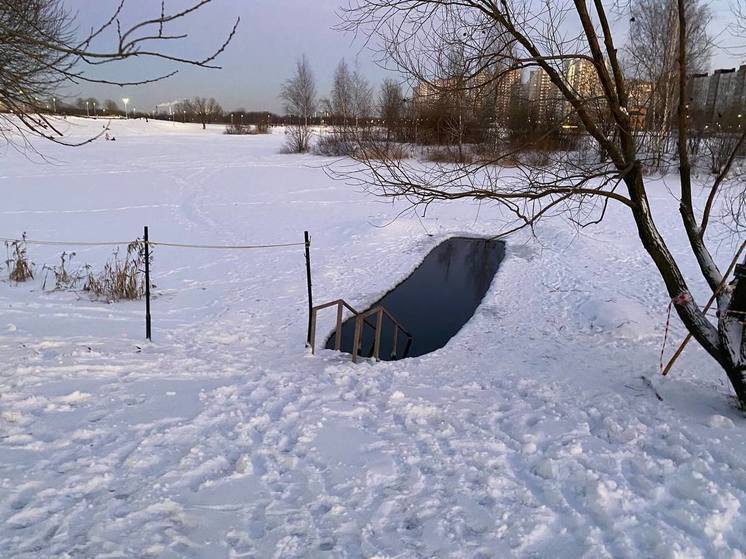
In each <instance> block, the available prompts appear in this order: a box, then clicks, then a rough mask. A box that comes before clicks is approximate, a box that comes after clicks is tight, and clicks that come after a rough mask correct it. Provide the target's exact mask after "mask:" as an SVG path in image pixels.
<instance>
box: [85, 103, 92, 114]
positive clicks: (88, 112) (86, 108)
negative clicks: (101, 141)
mask: <svg viewBox="0 0 746 559" xmlns="http://www.w3.org/2000/svg"><path fill="white" fill-rule="evenodd" d="M85 116H91V111H90V110H88V101H86V102H85Z"/></svg>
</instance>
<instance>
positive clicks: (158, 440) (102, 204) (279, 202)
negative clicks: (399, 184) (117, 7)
mask: <svg viewBox="0 0 746 559" xmlns="http://www.w3.org/2000/svg"><path fill="white" fill-rule="evenodd" d="M68 124H69V126H71V127H72V132H73V134H74V135H77V136H79V137H83V136H85V135H86V134H91V133H92V132H96V131H98V130H100V129H101V126H102V124H103V122H102V121H84V120H71V121H69V123H68ZM112 128H113V132H114V135H115V136H116V138H117V141H116V142H105V141H98V142H95V143H93V144H91V145H88V146H85V147H83V148H78V149H70V148H62V147H58V146H50V145H43V150H44V153H45V155H46V156H47V158H48V161H46V162H44V161H39V160H38V158H31V159H28V158H26V157H24V156H23V155H21V154H19V153H17V152H15V151H12V150H8V152H7V153H4V154H2V156H1V157H2V158H1V159H0V161H2V165H1V166H0V200H1V201H2V202H0V236H11V237H15V236H18V235H20V234H21V233H22V232H24V231H26V232H27V233H28V236H29V238H33V239H52V240H80V241H98V240H105V241H108V240H113V241H125V240H130V239H133V238H135V237H137V236H139V235H141V232H142V226H143V225H149V226H150V227H151V237H152V238H153V239H154V240H161V241H175V242H187V243H190V242H191V243H211V244H243V243H274V242H297V241H301V240H302V233H303V230H304V229H308V230H309V231H310V232H311V234H312V238H313V241H312V244H313V249H312V261H313V270H314V282H315V287H314V289H315V293H314V295H315V299H316V301H317V302H323V301H326V300H331V299H334V298H338V297H344V298H345V299H347V300H348V301H349V302H350V303H352V304H353V305H355V306H357V307H365V306H366V304H368V303H370V302H372V301H374V300H375V299H377V298H378V297H379V296H380V295H381V294H382V293H384V292H385V291H387V290H388V289H390V288H391V287H392V286H393V285H395V284H396V282H397V281H399V280H401V279H402V278H404V277H405V276H406V275H407V274H408V273H409V272H410V271H411V270H412V269H413V268H414V267H415V266H416V265H417V264H418V263H419V261H420V260H421V259H422V258H423V257H424V256H425V254H427V252H428V251H429V250H430V249H431V248H432V247H434V246H435V245H436V244H437V243H439V242H440V241H441V240H443V239H444V238H446V237H448V236H450V235H455V234H465V233H466V234H490V233H492V232H494V231H495V230H496V229H497V227H498V225H497V223H496V221H495V216H496V213H495V211H494V210H493V209H491V208H489V207H485V206H483V207H482V208H481V209H478V208H477V206H476V205H474V204H471V203H461V204H449V205H447V206H441V207H437V208H431V210H430V211H429V212H428V214H427V217H424V218H417V217H416V216H413V215H407V216H404V217H401V218H399V219H398V220H396V221H393V223H390V222H391V219H392V218H393V217H394V216H395V215H396V213H397V212H398V210H399V209H400V208H399V207H398V206H396V205H391V204H386V203H381V201H380V200H377V199H374V198H372V197H370V196H369V195H366V194H364V193H361V192H358V191H356V190H354V189H353V188H351V187H349V186H347V185H345V184H343V183H340V182H335V181H332V180H331V179H329V178H328V177H327V176H326V175H325V173H324V172H323V170H322V169H321V168H320V166H321V165H322V164H323V163H324V162H325V160H324V159H322V158H318V157H313V156H297V155H281V154H279V153H278V152H279V148H280V145H281V143H282V140H283V137H282V134H281V133H275V134H274V135H272V136H254V137H251V136H243V137H240V136H224V135H221V134H220V132H221V129H220V128H218V127H216V128H213V129H211V130H208V131H206V132H203V131H202V130H201V129H200V127H199V126H198V125H174V124H170V123H161V122H150V123H147V124H146V123H144V122H134V121H128V122H124V121H116V122H114V123H113V124H112ZM654 190H655V191H654V192H653V193H652V194H651V197H652V198H653V203H654V204H655V211H656V213H657V214H658V215H659V217H660V219H661V221H662V222H663V223H664V229H665V230H670V227H669V226H670V225H671V224H674V223H675V222H676V221H677V220H678V215H677V208H676V204H675V203H674V204H672V203H670V194H669V193H668V191H667V189H666V185H665V183H664V182H663V181H659V182H658V183H657V184H656V187H655V189H654ZM626 218H627V216H626V215H625V210H624V209H622V208H616V209H614V210H613V211H611V212H610V215H609V217H608V219H607V220H606V221H604V223H603V224H601V225H599V226H597V227H594V228H591V229H587V230H583V231H581V232H578V231H576V230H574V229H573V228H571V227H570V226H569V225H567V224H565V223H563V222H559V221H553V222H547V223H545V224H543V225H542V226H541V227H540V228H539V234H540V238H539V239H538V240H537V239H533V238H531V237H529V236H528V235H527V234H518V235H514V236H513V237H511V238H510V239H508V253H507V257H506V259H505V261H504V263H503V265H502V267H501V269H500V270H499V271H498V274H497V276H496V279H495V281H494V282H493V285H492V287H491V289H490V291H489V293H488V295H487V297H486V298H485V300H484V302H483V304H482V306H481V307H480V308H479V309H478V311H477V313H476V315H475V316H474V318H473V319H472V320H471V321H470V322H469V323H468V324H467V325H466V326H465V327H464V328H463V330H462V331H461V332H460V333H459V334H458V335H457V336H456V337H455V338H453V339H452V340H451V342H450V343H449V344H448V345H447V346H446V347H445V348H443V349H442V350H440V351H438V352H436V353H433V354H430V355H426V356H423V357H421V358H417V359H408V360H403V361H399V362H385V363H378V364H372V363H363V364H359V365H353V364H352V363H351V362H350V359H349V356H348V355H343V354H336V353H334V352H330V351H321V352H319V354H318V355H317V356H316V357H313V356H311V355H310V354H309V352H308V351H307V350H306V349H305V348H304V344H303V342H304V338H305V329H306V320H307V315H306V304H307V303H306V292H305V289H306V288H305V278H304V274H305V271H304V260H303V251H302V247H288V248H283V249H275V250H256V251H206V250H195V249H177V248H169V247H158V248H157V249H156V255H155V262H154V281H155V283H156V284H157V288H156V290H155V292H156V293H155V295H156V296H155V299H154V303H153V316H154V341H153V343H146V342H145V341H144V340H143V337H144V324H143V304H142V303H141V302H137V303H117V304H105V303H100V302H91V301H89V300H88V299H87V298H86V296H85V295H84V294H76V293H67V292H66V293H63V292H50V291H42V290H41V277H40V276H41V275H42V274H41V273H39V274H37V279H36V280H34V281H32V282H30V283H29V284H22V285H10V284H9V283H8V282H7V281H5V280H3V281H2V282H1V283H0V556H1V557H14V558H15V557H18V558H21V557H24V558H26V557H28V558H31V557H34V558H36V557H40V558H41V557H44V558H46V557H76V558H77V557H86V558H87V557H107V558H132V557H162V558H172V557H200V558H219V557H232V558H234V557H257V558H264V557H379V558H383V557H401V558H405V557H406V558H408V557H480V558H487V557H495V558H502V557H540V558H543V557H547V558H578V557H588V558H603V557H615V558H616V557H631V558H639V557H687V558H688V557H722V558H730V559H735V558H741V557H744V551H743V550H744V549H746V435H745V434H744V419H743V417H742V416H741V415H740V413H739V412H738V411H736V410H735V409H734V407H733V405H732V401H731V400H730V399H729V389H728V386H727V383H726V382H725V377H724V375H723V374H722V373H721V372H720V371H719V370H718V368H717V367H716V365H715V364H714V363H713V362H712V361H711V360H709V358H708V357H707V356H706V355H705V354H704V353H703V352H702V351H701V350H699V349H698V348H695V347H694V346H692V347H690V348H688V349H687V350H686V352H685V354H684V356H683V358H682V359H681V360H680V362H679V363H678V364H677V366H676V368H675V369H674V371H673V372H672V374H671V376H670V378H668V379H665V381H664V380H663V379H661V378H660V377H658V376H656V375H657V367H658V352H659V351H660V346H661V341H662V331H663V323H664V321H665V310H666V305H667V300H666V297H665V294H664V292H663V290H662V283H661V281H660V280H659V279H658V277H657V275H656V273H655V271H654V269H653V267H652V265H651V264H650V262H649V261H648V258H647V256H646V255H645V254H644V253H643V252H642V249H641V247H640V245H639V242H638V240H637V237H636V235H635V233H634V231H633V230H632V228H631V227H630V223H629V221H628V220H627V219H626ZM387 224H388V225H387ZM384 225H385V226H384ZM667 240H668V241H669V243H670V244H671V246H672V250H673V251H674V253H676V254H684V253H686V247H685V245H684V244H683V243H684V240H683V239H677V238H675V237H673V236H671V235H670V234H669V235H668V239H667ZM64 248H65V247H50V246H30V247H29V255H30V257H31V259H32V260H33V261H34V262H36V264H37V271H38V272H40V271H41V266H42V265H43V264H55V263H56V261H57V259H58V257H59V254H60V252H61V251H62V250H64ZM68 250H75V251H76V253H77V254H76V256H75V258H74V260H73V262H76V261H77V262H78V263H80V264H83V263H90V264H92V265H95V266H101V265H102V264H103V262H104V261H105V259H106V257H107V256H108V255H109V254H110V252H111V249H110V247H103V248H101V247H70V248H69V249H68ZM732 251H733V243H728V242H723V243H722V244H721V245H720V246H719V254H718V258H719V260H720V261H721V262H722V261H727V260H729V259H730V255H731V254H732ZM685 269H686V270H687V272H688V273H689V275H690V276H691V277H692V278H695V277H696V276H697V274H696V268H695V264H694V262H692V261H690V260H686V261H685ZM2 274H3V275H4V274H5V271H4V270H3V271H2ZM4 277H6V276H5V275H4ZM695 287H696V288H697V289H700V290H703V288H704V286H703V284H702V283H701V282H699V281H695ZM333 314H334V313H333V311H330V312H329V315H328V316H325V317H324V321H323V322H322V323H321V324H320V326H319V332H320V334H324V333H326V332H328V331H329V330H330V329H331V325H332V321H333ZM682 337H683V331H682V328H681V326H680V325H679V324H678V323H677V322H676V321H675V320H674V324H673V331H672V340H673V343H672V345H675V344H677V343H678V341H679V340H680V339H681V338H682ZM319 341H320V340H319ZM319 345H321V344H319ZM669 352H670V349H669ZM642 376H645V377H646V378H648V379H650V381H651V382H652V383H653V385H654V387H655V390H657V391H658V392H659V393H660V395H661V396H662V398H663V401H662V402H660V401H658V399H657V398H656V396H655V392H654V390H653V388H651V386H650V385H649V384H648V383H647V382H645V381H644V380H643V379H642V378H641V377H642Z"/></svg>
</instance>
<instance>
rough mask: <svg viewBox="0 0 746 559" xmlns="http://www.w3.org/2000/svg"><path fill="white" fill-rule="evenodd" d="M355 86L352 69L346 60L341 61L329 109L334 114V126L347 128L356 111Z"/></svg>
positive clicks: (336, 72)
mask: <svg viewBox="0 0 746 559" xmlns="http://www.w3.org/2000/svg"><path fill="white" fill-rule="evenodd" d="M353 89H354V84H353V77H352V74H351V73H350V69H349V68H348V66H347V62H345V59H344V58H343V59H342V60H340V61H339V64H338V65H337V68H336V70H335V71H334V82H333V84H332V91H331V98H330V99H329V105H330V106H329V109H330V110H331V113H332V118H333V121H332V122H333V124H342V125H343V126H347V124H348V123H349V120H350V119H351V118H352V116H353V110H354V108H353V107H354V97H353V96H354V91H353Z"/></svg>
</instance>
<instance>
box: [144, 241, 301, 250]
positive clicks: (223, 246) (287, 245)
mask: <svg viewBox="0 0 746 559" xmlns="http://www.w3.org/2000/svg"><path fill="white" fill-rule="evenodd" d="M149 244H150V245H151V246H164V247H177V248H207V249H238V250H242V249H255V248H283V247H297V246H305V244H306V243H278V244H272V245H190V244H184V243H164V242H161V241H149Z"/></svg>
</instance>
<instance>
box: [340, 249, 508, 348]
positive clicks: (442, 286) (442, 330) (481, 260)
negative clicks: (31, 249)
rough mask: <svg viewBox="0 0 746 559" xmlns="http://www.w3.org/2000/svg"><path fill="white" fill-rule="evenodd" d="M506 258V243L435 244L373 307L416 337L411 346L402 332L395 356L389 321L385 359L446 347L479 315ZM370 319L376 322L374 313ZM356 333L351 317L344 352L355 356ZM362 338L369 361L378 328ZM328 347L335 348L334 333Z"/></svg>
mask: <svg viewBox="0 0 746 559" xmlns="http://www.w3.org/2000/svg"><path fill="white" fill-rule="evenodd" d="M504 257H505V243H503V242H502V241H494V240H488V239H475V238H468V237H451V238H450V239H448V240H446V241H443V242H442V243H441V244H439V245H438V246H436V247H435V248H434V249H433V250H432V251H430V253H429V254H428V255H427V256H426V257H425V259H424V260H423V262H422V264H420V265H419V266H418V267H417V268H416V269H415V270H414V271H413V272H412V273H411V274H410V275H409V277H408V278H407V279H405V280H404V281H403V282H401V283H400V284H399V285H397V286H396V287H395V288H394V289H392V290H391V291H389V292H388V293H387V294H386V295H384V296H383V297H382V298H381V299H379V300H378V301H376V302H375V303H373V304H372V305H371V306H370V307H368V308H373V307H375V306H377V305H382V306H383V307H384V308H385V309H386V310H388V311H389V312H390V313H391V314H392V315H394V317H395V318H396V319H397V320H398V321H399V322H400V323H401V325H402V326H404V328H406V329H407V330H408V331H409V332H410V333H411V334H412V337H413V339H412V343H411V346H409V347H407V341H408V340H407V337H406V336H405V335H404V334H403V333H400V334H399V340H398V347H397V350H398V355H397V356H392V355H391V353H392V349H393V339H392V338H393V335H394V327H393V325H392V324H391V322H390V321H389V320H387V319H386V318H385V317H384V321H383V328H382V329H381V353H380V357H381V359H383V360H386V361H390V360H393V359H402V358H404V357H417V356H419V355H424V354H426V353H430V352H431V351H435V350H436V349H439V348H441V347H443V346H444V345H446V343H448V340H450V339H451V338H452V337H453V336H454V335H455V334H456V333H457V332H458V331H459V330H460V329H461V327H462V326H463V325H464V324H466V322H467V321H468V320H469V319H470V318H471V317H472V315H473V314H474V311H476V309H477V307H478V306H479V304H480V303H481V301H482V299H483V298H484V295H485V293H487V290H488V289H489V287H490V283H491V282H492V278H493V277H494V276H495V273H496V272H497V269H498V268H499V266H500V262H502V260H503V258H504ZM358 310H360V309H358ZM368 320H369V321H370V322H371V323H372V324H375V322H376V317H375V315H371V316H370V317H368ZM354 335H355V320H354V318H349V319H347V320H346V321H345V322H344V323H343V324H342V351H344V352H347V353H352V344H353V336H354ZM362 339H363V343H362V350H361V355H362V356H364V357H368V356H370V355H371V354H372V350H373V329H372V328H370V327H368V326H364V328H363V336H362ZM326 348H327V349H334V332H332V334H331V336H330V337H329V339H328V340H327V342H326ZM405 350H406V351H407V353H406V355H404V352H405Z"/></svg>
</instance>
